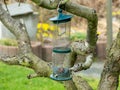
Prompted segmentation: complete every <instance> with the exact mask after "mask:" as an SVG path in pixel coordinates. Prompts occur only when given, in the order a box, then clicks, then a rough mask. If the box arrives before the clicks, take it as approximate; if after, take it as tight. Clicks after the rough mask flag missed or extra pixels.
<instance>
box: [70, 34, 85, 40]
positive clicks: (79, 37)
mask: <svg viewBox="0 0 120 90" xmlns="http://www.w3.org/2000/svg"><path fill="white" fill-rule="evenodd" d="M84 39H86V34H85V33H80V32H76V33H74V34H72V35H71V40H72V41H76V40H84Z"/></svg>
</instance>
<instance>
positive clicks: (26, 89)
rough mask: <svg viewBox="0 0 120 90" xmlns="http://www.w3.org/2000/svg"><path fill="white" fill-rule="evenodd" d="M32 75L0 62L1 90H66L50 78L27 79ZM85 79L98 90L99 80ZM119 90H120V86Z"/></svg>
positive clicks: (20, 68)
mask: <svg viewBox="0 0 120 90" xmlns="http://www.w3.org/2000/svg"><path fill="white" fill-rule="evenodd" d="M30 73H34V72H33V70H31V69H28V68H25V67H20V66H9V65H6V64H4V63H1V62H0V90H65V88H64V86H63V84H61V83H59V82H56V81H54V80H51V79H49V78H44V77H38V78H34V79H27V78H26V76H27V75H28V74H30ZM84 79H86V80H87V81H88V83H89V84H90V85H91V86H92V87H93V90H97V86H98V82H99V79H93V78H90V77H87V78H86V77H85V78H84ZM119 81H120V80H119ZM118 90H120V84H119V88H118Z"/></svg>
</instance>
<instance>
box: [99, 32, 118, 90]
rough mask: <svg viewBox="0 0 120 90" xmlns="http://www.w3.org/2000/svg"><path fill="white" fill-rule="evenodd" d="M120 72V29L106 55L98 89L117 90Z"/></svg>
mask: <svg viewBox="0 0 120 90" xmlns="http://www.w3.org/2000/svg"><path fill="white" fill-rule="evenodd" d="M119 74H120V30H119V33H118V35H117V38H116V40H115V41H114V42H113V44H112V46H111V48H110V50H109V51H108V55H107V62H106V63H105V65H104V69H103V72H102V74H101V80H100V82H99V87H98V90H117V87H118V84H119Z"/></svg>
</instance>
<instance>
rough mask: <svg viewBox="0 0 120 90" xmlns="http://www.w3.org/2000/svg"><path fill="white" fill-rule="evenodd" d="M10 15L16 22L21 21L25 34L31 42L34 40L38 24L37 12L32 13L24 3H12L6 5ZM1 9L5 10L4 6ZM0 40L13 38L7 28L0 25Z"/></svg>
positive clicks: (29, 7) (31, 9)
mask: <svg viewBox="0 0 120 90" xmlns="http://www.w3.org/2000/svg"><path fill="white" fill-rule="evenodd" d="M7 7H8V10H9V13H10V15H11V16H12V17H13V18H14V19H16V20H22V21H23V23H24V24H25V26H26V28H27V32H28V34H29V36H30V39H31V40H34V39H35V38H36V31H37V28H36V26H37V23H38V20H39V19H38V17H39V16H38V12H34V10H33V8H32V6H31V5H30V4H25V3H20V5H19V3H13V4H9V5H7ZM3 8H4V9H5V10H7V8H6V7H5V5H3ZM0 38H14V36H13V35H12V33H10V31H9V30H7V28H6V27H5V26H4V25H3V24H2V23H0Z"/></svg>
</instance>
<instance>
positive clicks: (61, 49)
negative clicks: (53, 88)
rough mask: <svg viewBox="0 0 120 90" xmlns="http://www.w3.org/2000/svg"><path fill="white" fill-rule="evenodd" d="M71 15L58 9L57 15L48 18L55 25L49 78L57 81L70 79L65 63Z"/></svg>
mask: <svg viewBox="0 0 120 90" xmlns="http://www.w3.org/2000/svg"><path fill="white" fill-rule="evenodd" d="M71 18H72V15H66V14H63V13H62V9H59V10H58V16H56V17H53V18H50V21H52V22H53V24H54V25H55V26H56V27H57V28H56V29H57V30H55V31H54V40H53V52H52V53H53V56H52V57H53V66H52V68H53V73H52V74H51V75H50V78H52V79H54V80H58V81H65V80H70V79H71V78H72V77H71V72H70V71H69V67H68V65H67V64H66V63H67V62H69V56H70V52H71V49H70V29H71Z"/></svg>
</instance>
